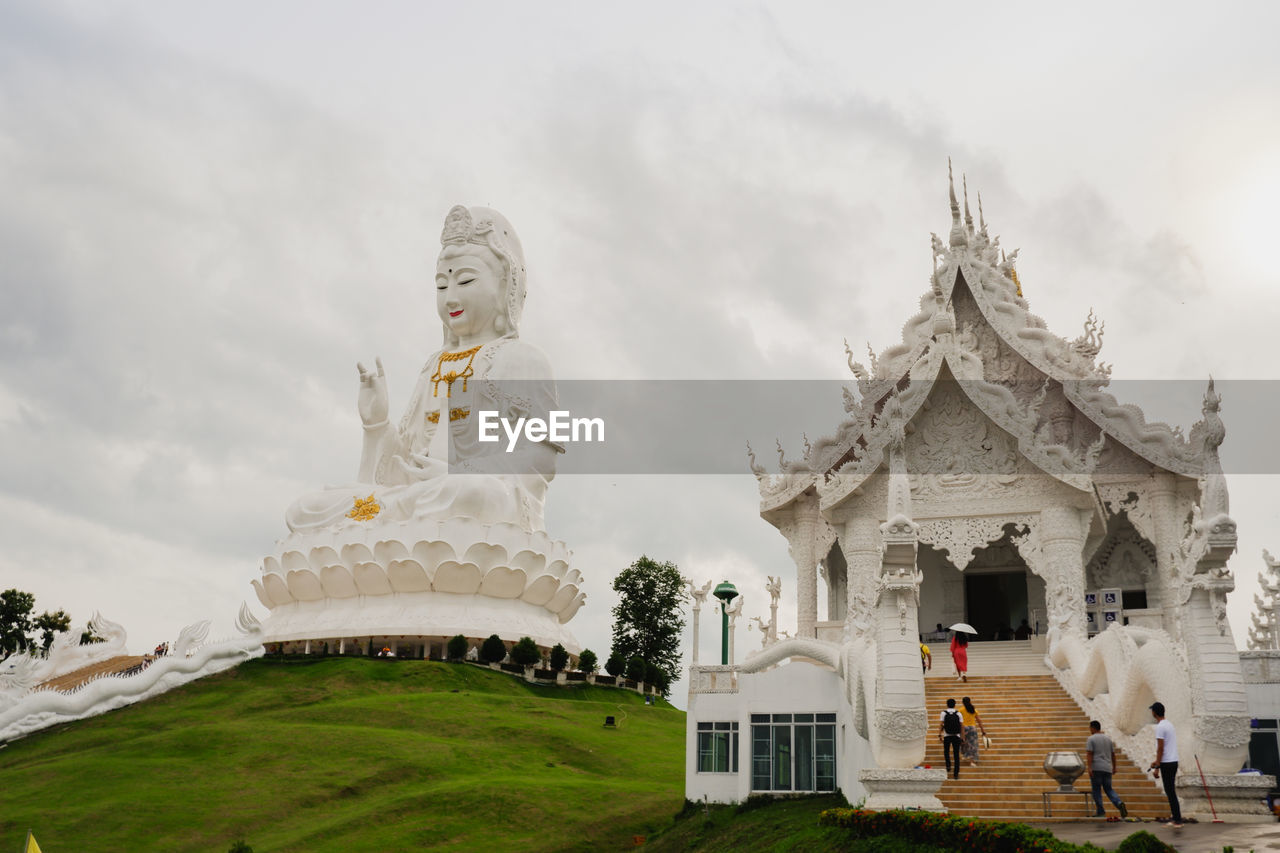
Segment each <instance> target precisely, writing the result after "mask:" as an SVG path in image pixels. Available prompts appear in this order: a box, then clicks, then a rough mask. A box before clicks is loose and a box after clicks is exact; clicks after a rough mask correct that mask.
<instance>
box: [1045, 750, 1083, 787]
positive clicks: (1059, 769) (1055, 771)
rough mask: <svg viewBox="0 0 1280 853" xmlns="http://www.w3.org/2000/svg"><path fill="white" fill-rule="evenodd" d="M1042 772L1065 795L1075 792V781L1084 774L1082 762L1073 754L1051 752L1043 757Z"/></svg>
mask: <svg viewBox="0 0 1280 853" xmlns="http://www.w3.org/2000/svg"><path fill="white" fill-rule="evenodd" d="M1044 772H1045V773H1048V774H1049V778H1051V779H1053V781H1055V782H1057V783H1058V790H1059V791H1060V792H1061V793H1064V794H1066V793H1070V792H1072V791H1074V790H1075V784H1074V783H1075V781H1076V780H1077V779H1079V778H1080V776H1081V775H1082V774H1083V773H1084V762H1083V761H1081V760H1080V756H1079V755H1077V754H1075V753H1074V752H1051V753H1049V754H1048V755H1046V756H1045V757H1044Z"/></svg>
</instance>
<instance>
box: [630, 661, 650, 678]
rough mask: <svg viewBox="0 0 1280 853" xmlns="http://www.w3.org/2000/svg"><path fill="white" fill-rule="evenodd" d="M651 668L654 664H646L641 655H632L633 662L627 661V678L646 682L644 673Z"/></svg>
mask: <svg viewBox="0 0 1280 853" xmlns="http://www.w3.org/2000/svg"><path fill="white" fill-rule="evenodd" d="M649 666H652V664H646V663H645V662H644V658H642V657H640V655H632V656H631V660H629V661H627V678H629V679H631V680H632V681H644V671H645V669H646V667H649Z"/></svg>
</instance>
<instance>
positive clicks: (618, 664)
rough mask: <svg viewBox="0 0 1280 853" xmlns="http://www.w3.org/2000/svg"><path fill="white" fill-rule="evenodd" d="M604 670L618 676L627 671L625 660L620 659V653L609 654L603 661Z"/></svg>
mask: <svg viewBox="0 0 1280 853" xmlns="http://www.w3.org/2000/svg"><path fill="white" fill-rule="evenodd" d="M604 671H605V672H607V673H609V674H610V675H612V676H613V677H614V678H618V677H619V676H621V675H622V674H623V673H624V672H626V671H627V662H626V661H625V660H623V659H622V655H620V654H618V653H617V652H614V653H613V654H611V655H609V659H608V660H607V661H605V662H604Z"/></svg>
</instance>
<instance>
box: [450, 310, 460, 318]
mask: <svg viewBox="0 0 1280 853" xmlns="http://www.w3.org/2000/svg"><path fill="white" fill-rule="evenodd" d="M449 316H450V317H461V316H462V309H461V308H459V309H458V310H457V311H450V312H449Z"/></svg>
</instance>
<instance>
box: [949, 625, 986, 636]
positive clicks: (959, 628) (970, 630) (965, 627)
mask: <svg viewBox="0 0 1280 853" xmlns="http://www.w3.org/2000/svg"><path fill="white" fill-rule="evenodd" d="M947 630H949V631H962V632H964V633H966V634H974V635H975V636H976V635H977V633H978V632H977V631H975V630H973V626H972V625H970V624H969V623H967V622H957V623H956V624H954V625H952V626H951V627H950V628H948V629H947Z"/></svg>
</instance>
